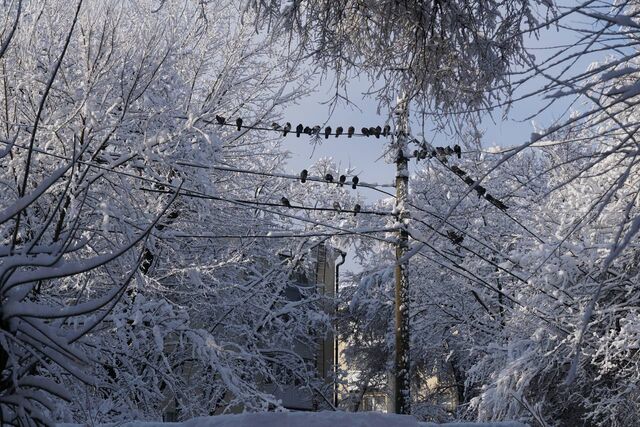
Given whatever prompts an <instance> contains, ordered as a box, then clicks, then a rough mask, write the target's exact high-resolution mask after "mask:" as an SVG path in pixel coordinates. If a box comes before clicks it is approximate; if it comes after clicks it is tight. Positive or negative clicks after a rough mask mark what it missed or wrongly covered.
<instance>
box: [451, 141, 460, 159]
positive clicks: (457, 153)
mask: <svg viewBox="0 0 640 427" xmlns="http://www.w3.org/2000/svg"><path fill="white" fill-rule="evenodd" d="M453 152H454V153H456V155H457V156H458V158H460V156H461V155H462V149H461V148H460V146H459V145H458V144H456V145H454V146H453Z"/></svg>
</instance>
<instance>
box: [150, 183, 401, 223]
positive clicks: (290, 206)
mask: <svg viewBox="0 0 640 427" xmlns="http://www.w3.org/2000/svg"><path fill="white" fill-rule="evenodd" d="M140 190H142V191H147V192H152V193H163V194H174V193H175V192H174V191H169V190H160V189H154V188H144V187H143V188H140ZM186 191H187V192H185V191H182V192H180V193H179V195H181V196H184V197H194V198H197V199H207V200H218V201H222V202H232V203H233V202H237V203H246V204H250V205H256V206H271V207H278V208H287V209H294V210H295V209H298V210H308V211H322V212H336V213H350V214H354V216H356V215H360V214H363V215H378V216H396V214H394V213H392V212H383V211H366V210H361V209H360V210H357V209H336V208H327V207H311V206H303V205H293V204H288V205H285V204H282V203H274V202H258V201H255V200H246V199H228V198H224V197H219V196H212V195H207V194H203V193H199V192H195V193H194V192H190V190H186Z"/></svg>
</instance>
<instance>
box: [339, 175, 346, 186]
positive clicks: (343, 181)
mask: <svg viewBox="0 0 640 427" xmlns="http://www.w3.org/2000/svg"><path fill="white" fill-rule="evenodd" d="M346 181H347V177H346V176H344V175H340V183H339V184H338V185H339V186H340V187H342V186H343V185H344V183H345V182H346Z"/></svg>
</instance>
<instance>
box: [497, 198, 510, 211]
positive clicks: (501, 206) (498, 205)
mask: <svg viewBox="0 0 640 427" xmlns="http://www.w3.org/2000/svg"><path fill="white" fill-rule="evenodd" d="M494 205H496V207H497V208H498V209H500V210H501V211H506V210H507V209H509V207H508V206H507V205H505V204H504V203H502V202H501V201H500V200H497V199H496V202H495V203H494Z"/></svg>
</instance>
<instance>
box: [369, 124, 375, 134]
mask: <svg viewBox="0 0 640 427" xmlns="http://www.w3.org/2000/svg"><path fill="white" fill-rule="evenodd" d="M375 134H376V128H375V127H373V126H371V127H370V128H369V135H371V136H375Z"/></svg>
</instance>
